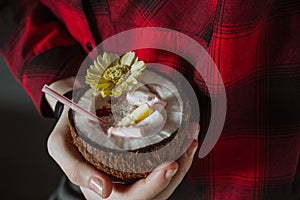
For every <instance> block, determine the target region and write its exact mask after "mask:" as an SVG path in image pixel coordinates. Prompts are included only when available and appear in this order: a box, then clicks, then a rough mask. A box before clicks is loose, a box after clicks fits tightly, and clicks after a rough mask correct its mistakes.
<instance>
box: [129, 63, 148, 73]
mask: <svg viewBox="0 0 300 200" xmlns="http://www.w3.org/2000/svg"><path fill="white" fill-rule="evenodd" d="M145 68H146V65H145V63H144V61H138V62H136V63H134V64H133V65H132V66H131V69H130V71H140V70H144V69H145Z"/></svg>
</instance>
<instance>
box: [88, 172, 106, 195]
mask: <svg viewBox="0 0 300 200" xmlns="http://www.w3.org/2000/svg"><path fill="white" fill-rule="evenodd" d="M102 187H103V183H102V181H101V180H100V179H98V178H95V177H93V178H91V179H90V181H89V188H90V189H91V190H93V191H94V192H95V193H97V194H98V195H100V196H101V197H102Z"/></svg>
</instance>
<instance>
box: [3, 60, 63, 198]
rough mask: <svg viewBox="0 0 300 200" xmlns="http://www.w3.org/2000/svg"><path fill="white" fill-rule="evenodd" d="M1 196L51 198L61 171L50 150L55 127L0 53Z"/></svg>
mask: <svg viewBox="0 0 300 200" xmlns="http://www.w3.org/2000/svg"><path fill="white" fill-rule="evenodd" d="M0 95H1V96H0V124H1V139H0V148H1V149H0V152H1V154H0V155H1V157H0V158H1V165H0V173H1V195H0V199H3V200H7V199H8V200H10V199H26V200H27V199H30V200H31V199H32V200H35V199H38V200H43V199H48V197H49V195H50V194H51V192H52V191H54V190H55V188H56V186H57V184H58V183H59V179H60V174H61V170H60V169H59V167H57V166H56V164H55V162H54V161H53V160H52V159H51V158H50V156H49V155H48V152H47V145H46V144H47V137H48V135H49V133H50V132H51V129H52V127H53V126H54V121H53V120H51V119H45V118H42V117H41V116H40V115H39V113H38V112H37V111H36V110H35V107H34V105H33V103H32V102H31V100H30V98H29V96H28V95H27V94H26V92H25V91H24V90H23V88H22V86H21V85H20V84H18V83H17V82H16V80H15V79H14V78H13V76H12V75H11V73H10V71H9V69H8V68H7V66H6V64H5V63H4V61H3V59H2V58H1V56H0Z"/></svg>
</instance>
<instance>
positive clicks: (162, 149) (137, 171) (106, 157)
mask: <svg viewBox="0 0 300 200" xmlns="http://www.w3.org/2000/svg"><path fill="white" fill-rule="evenodd" d="M75 102H76V101H75ZM184 104H185V105H184V109H183V111H184V112H183V114H182V124H181V126H180V127H181V128H180V131H176V132H175V133H173V134H172V135H171V136H170V137H169V138H166V139H164V140H162V141H160V142H159V143H156V144H153V145H150V146H147V147H143V148H140V149H136V150H130V151H120V150H115V149H109V148H106V147H103V146H99V145H95V144H93V142H91V141H89V139H88V138H85V137H83V136H81V135H80V134H79V131H78V130H77V128H76V125H75V122H74V115H73V111H72V110H69V112H68V120H69V126H70V130H71V135H72V138H73V143H74V145H75V146H76V147H77V148H78V150H79V151H80V153H81V154H82V156H83V157H84V158H85V159H86V160H87V161H88V162H89V163H90V164H92V165H93V166H95V167H96V168H97V169H99V170H100V171H102V172H105V173H106V174H108V175H110V176H111V177H112V178H113V180H114V181H115V182H119V183H131V182H134V181H137V180H139V179H141V178H145V177H147V176H148V175H149V174H150V173H151V171H153V169H155V168H156V167H157V166H159V165H160V164H162V163H164V162H166V161H170V160H176V159H178V155H179V154H181V153H182V148H181V147H182V146H183V145H184V144H185V139H186V137H187V133H186V131H183V130H186V128H187V127H188V121H189V118H190V113H191V108H190V105H189V103H188V101H184ZM149 152H151V153H149Z"/></svg>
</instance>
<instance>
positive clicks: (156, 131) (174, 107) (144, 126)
mask: <svg viewBox="0 0 300 200" xmlns="http://www.w3.org/2000/svg"><path fill="white" fill-rule="evenodd" d="M139 81H140V82H144V83H146V84H147V87H151V91H154V92H155V93H157V94H158V95H159V97H157V96H156V95H155V94H153V93H151V92H150V90H149V89H148V88H147V87H145V86H143V87H140V88H138V89H137V90H136V93H135V95H131V96H130V97H128V96H129V95H126V99H127V101H128V102H130V104H134V105H135V106H138V105H140V104H141V103H143V102H145V101H149V102H151V106H152V108H153V110H154V111H153V112H152V114H151V115H149V116H148V117H146V118H145V119H143V120H142V121H140V122H139V123H137V124H135V125H134V126H130V127H122V128H120V127H110V128H109V130H108V131H107V133H106V132H105V131H103V130H102V128H101V127H100V125H98V124H96V125H95V124H94V123H93V122H90V121H88V120H87V119H86V118H85V117H83V116H81V115H80V114H76V113H75V117H74V120H75V124H76V127H77V129H78V131H79V134H80V135H84V136H85V137H87V138H89V139H90V140H91V141H92V142H94V143H96V144H98V145H101V146H104V147H107V148H111V149H121V150H135V149H139V148H143V147H146V146H149V145H152V144H155V143H158V142H160V141H162V140H164V139H166V138H168V137H170V136H171V134H172V133H174V132H175V131H176V130H177V129H178V128H179V126H180V124H181V120H182V105H183V102H182V99H181V97H180V95H179V92H178V90H177V88H176V87H175V86H174V85H173V84H172V83H171V82H170V81H168V80H166V79H164V78H163V77H161V76H159V75H158V74H155V73H153V72H150V71H144V72H143V75H142V76H141V77H140V79H139ZM153 81H155V84H151V83H152V82H153ZM149 82H150V84H149ZM143 94H146V97H144V96H143ZM160 97H161V98H162V99H164V100H166V101H164V100H162V99H161V98H160ZM137 99H138V100H137ZM109 100H110V99H109V98H105V99H103V98H102V97H101V96H100V95H99V96H94V94H93V90H91V89H90V90H88V91H87V92H86V93H85V94H84V96H83V97H82V98H81V99H80V101H79V102H78V104H79V105H81V106H82V107H84V108H86V109H88V110H90V111H91V112H95V105H96V107H97V108H100V107H102V106H105V105H107V104H108V101H109ZM112 102H113V100H112Z"/></svg>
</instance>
